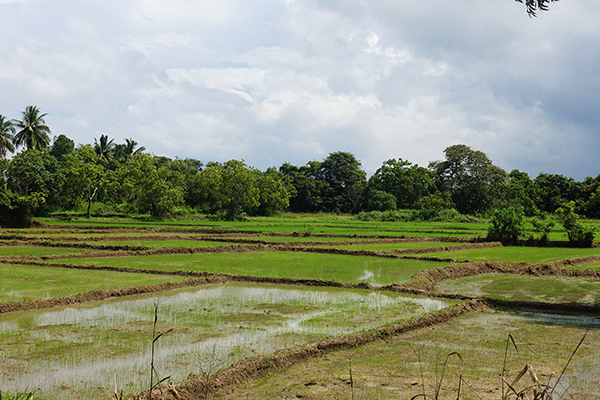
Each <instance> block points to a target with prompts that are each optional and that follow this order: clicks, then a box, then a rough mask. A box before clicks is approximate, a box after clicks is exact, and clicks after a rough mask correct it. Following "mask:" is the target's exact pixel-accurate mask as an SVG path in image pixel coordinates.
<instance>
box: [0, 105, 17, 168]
mask: <svg viewBox="0 0 600 400" xmlns="http://www.w3.org/2000/svg"><path fill="white" fill-rule="evenodd" d="M14 133H15V127H14V125H13V123H12V121H9V120H7V119H6V118H5V117H4V115H0V158H6V156H7V155H8V152H9V151H10V152H11V153H13V152H14V151H15V146H13V140H14V139H15V136H14Z"/></svg>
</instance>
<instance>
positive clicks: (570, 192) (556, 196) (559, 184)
mask: <svg viewBox="0 0 600 400" xmlns="http://www.w3.org/2000/svg"><path fill="white" fill-rule="evenodd" d="M533 182H534V183H535V185H536V187H537V193H538V197H537V206H538V208H539V209H540V210H543V211H546V212H549V213H553V212H554V211H556V210H557V209H558V208H559V207H561V205H563V204H565V203H568V202H570V201H575V200H576V199H577V195H576V192H577V185H576V182H575V180H574V179H573V178H567V177H566V176H563V175H558V174H544V173H541V174H539V175H538V176H537V177H536V178H535V179H534V180H533Z"/></svg>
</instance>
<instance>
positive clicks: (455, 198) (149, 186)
mask: <svg viewBox="0 0 600 400" xmlns="http://www.w3.org/2000/svg"><path fill="white" fill-rule="evenodd" d="M45 115H46V114H42V113H41V112H40V110H39V108H37V107H33V106H28V107H27V108H26V110H25V111H24V112H23V113H22V119H21V120H10V121H9V120H7V119H6V118H5V117H4V116H2V115H0V170H1V171H2V176H3V177H4V179H0V223H2V224H4V225H15V224H16V225H19V224H21V225H23V224H27V222H23V221H30V220H31V215H32V213H33V214H35V215H44V214H47V213H50V212H54V211H60V210H63V211H69V210H76V209H81V208H82V207H84V208H85V209H86V210H87V215H88V217H89V216H91V209H92V204H93V203H94V202H98V203H102V206H103V207H105V208H106V209H107V210H112V211H115V212H123V213H142V214H143V213H149V214H150V215H151V216H153V217H156V218H162V217H165V216H168V215H173V214H186V213H193V212H198V213H203V214H211V215H214V216H215V217H217V218H224V219H240V218H241V217H243V216H245V215H272V214H274V213H277V212H280V211H283V210H289V211H292V212H334V213H358V212H361V211H367V212H369V211H394V210H397V209H413V210H421V211H422V212H423V213H424V214H423V215H426V214H428V213H429V214H428V215H432V213H436V212H440V211H441V210H452V209H455V210H457V211H458V212H459V213H461V214H468V215H482V216H485V215H492V213H493V212H494V211H495V210H497V209H498V208H499V207H501V206H502V205H503V204H507V203H510V204H515V205H519V206H521V207H522V208H523V210H524V212H525V215H527V216H536V215H544V214H545V213H554V212H555V211H556V210H557V209H559V208H561V207H563V206H564V205H565V204H567V203H570V202H573V205H574V206H573V207H574V210H575V211H576V212H577V213H578V214H580V215H584V216H587V217H590V218H598V217H600V175H598V176H596V177H595V178H591V177H588V178H586V179H585V180H583V181H582V182H577V181H575V180H574V179H573V178H568V177H565V176H563V175H558V174H546V173H540V174H539V175H538V176H537V177H535V178H534V179H531V178H530V177H529V175H528V174H527V173H526V172H521V171H519V170H516V169H514V170H512V171H511V172H510V173H507V172H506V171H504V170H503V169H502V168H500V167H498V166H496V165H494V164H493V163H492V161H491V160H490V159H489V158H488V157H487V155H486V154H485V153H483V152H481V151H478V150H473V149H471V148H470V147H469V146H467V145H464V144H457V145H453V146H450V147H448V148H446V149H445V151H444V154H445V159H443V160H436V161H431V162H430V163H429V165H428V166H427V167H422V166H419V165H417V164H413V163H411V162H410V161H408V160H403V159H401V158H398V159H390V160H386V161H384V162H383V164H382V166H381V167H380V168H379V169H377V171H376V172H375V173H374V174H373V175H372V176H371V177H369V178H368V179H367V174H366V172H365V171H364V170H362V167H361V163H360V161H359V160H357V159H356V157H355V156H354V155H353V154H351V153H348V152H343V151H338V152H333V153H330V154H329V155H328V156H327V157H326V158H325V159H324V160H323V161H308V162H307V164H306V165H303V166H294V165H292V164H290V163H287V162H285V163H283V164H282V165H281V166H280V167H279V168H278V169H276V168H273V167H271V168H268V169H267V170H266V171H264V172H263V171H260V170H258V169H255V168H252V167H249V166H248V165H246V163H245V162H244V160H229V161H227V162H224V163H221V162H215V161H210V162H207V163H206V165H204V163H203V162H202V161H200V160H196V159H191V158H186V159H183V160H182V159H179V158H177V157H176V158H175V159H171V158H168V157H164V156H156V155H153V154H149V153H146V152H145V148H144V147H140V146H139V144H138V143H137V142H136V141H135V140H133V139H131V138H130V139H125V142H124V143H115V142H114V139H110V138H109V137H108V136H107V135H101V136H100V138H99V139H96V138H94V143H93V144H79V145H77V146H75V143H74V142H73V140H71V139H69V138H68V137H66V136H65V135H59V136H57V137H54V140H53V141H52V143H50V140H49V135H50V133H51V131H50V128H49V127H48V126H46V124H45V121H44V116H45ZM17 130H18V131H17ZM17 148H21V149H22V151H20V152H18V153H16V154H15V155H14V156H13V157H12V158H11V159H8V158H7V154H8V153H13V152H15V150H16V149H17ZM19 221H20V222H19Z"/></svg>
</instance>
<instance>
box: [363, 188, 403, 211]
mask: <svg viewBox="0 0 600 400" xmlns="http://www.w3.org/2000/svg"><path fill="white" fill-rule="evenodd" d="M363 203H364V208H365V209H366V210H367V211H388V210H395V209H396V196H394V195H393V194H391V193H388V192H384V191H383V190H377V189H374V188H367V193H366V195H365V198H364V201H363Z"/></svg>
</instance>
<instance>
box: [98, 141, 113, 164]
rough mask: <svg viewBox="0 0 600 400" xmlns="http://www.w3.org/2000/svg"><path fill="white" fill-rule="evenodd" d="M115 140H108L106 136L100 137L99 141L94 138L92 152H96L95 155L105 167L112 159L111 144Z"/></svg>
mask: <svg viewBox="0 0 600 400" xmlns="http://www.w3.org/2000/svg"><path fill="white" fill-rule="evenodd" d="M114 141H115V140H114V139H110V140H108V135H101V136H100V141H98V140H97V139H96V138H94V150H95V151H96V155H97V156H98V158H99V159H100V160H101V161H102V162H103V163H104V164H105V165H106V164H108V163H109V161H110V160H111V158H112V155H113V148H114V147H115V145H114V144H113V142H114Z"/></svg>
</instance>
